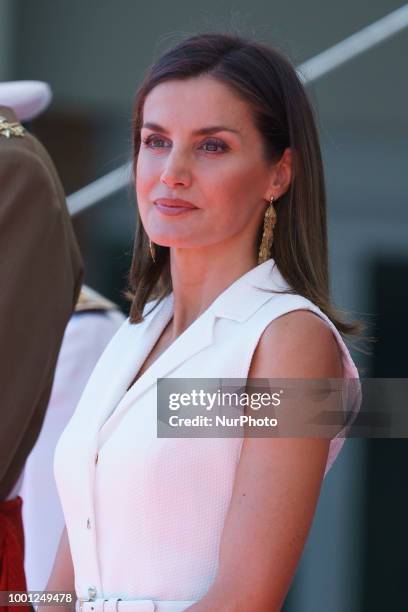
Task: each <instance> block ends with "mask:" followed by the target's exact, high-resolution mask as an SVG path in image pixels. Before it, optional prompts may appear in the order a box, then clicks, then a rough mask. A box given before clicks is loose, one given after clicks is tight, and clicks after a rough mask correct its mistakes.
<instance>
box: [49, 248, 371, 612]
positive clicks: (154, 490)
mask: <svg viewBox="0 0 408 612" xmlns="http://www.w3.org/2000/svg"><path fill="white" fill-rule="evenodd" d="M265 289H266V290H267V291H265ZM274 289H276V290H278V291H281V290H283V289H289V287H288V285H287V283H286V281H285V280H284V279H283V277H282V276H281V274H280V272H279V270H278V267H277V265H276V263H275V262H274V260H273V259H270V260H268V261H266V262H265V263H263V264H260V265H258V266H256V267H255V268H253V269H252V270H250V271H249V272H247V273H246V274H244V275H243V276H241V277H240V278H239V279H238V280H236V281H235V282H234V283H233V284H232V285H230V286H229V287H228V288H227V289H226V290H225V291H224V292H223V293H222V294H220V295H219V296H218V297H217V298H216V299H215V301H214V302H213V303H212V304H211V305H210V306H209V307H208V308H207V310H206V311H205V312H204V313H202V314H201V315H200V316H199V317H198V318H197V319H196V320H195V321H194V322H193V323H192V324H191V325H190V326H189V327H188V328H187V329H186V330H185V331H184V332H183V333H182V334H181V335H180V336H179V337H178V338H177V339H176V340H175V341H174V342H173V343H172V344H171V345H170V346H169V347H168V348H167V349H166V350H165V351H164V352H163V353H162V354H161V355H160V356H159V357H158V358H157V359H156V361H155V362H154V363H153V364H152V365H151V366H150V367H149V368H148V369H147V370H146V371H145V372H144V373H143V374H142V375H141V377H140V378H139V379H138V380H137V381H136V383H135V384H134V385H133V386H132V387H131V388H130V389H129V391H126V389H127V388H128V386H129V385H130V384H131V382H132V380H133V378H134V376H135V374H136V373H137V372H138V370H139V369H140V367H141V365H142V364H143V362H144V360H145V358H146V357H147V355H148V354H149V352H150V350H151V349H152V348H153V346H154V344H155V342H156V340H157V339H158V338H159V336H160V335H161V332H162V331H163V330H164V328H165V326H166V325H167V323H168V321H169V320H170V318H171V317H172V312H173V294H171V295H169V296H168V297H167V298H165V299H164V300H163V301H162V302H161V303H160V304H159V305H158V306H157V308H155V309H153V310H152V303H149V304H148V305H147V306H146V309H145V312H146V313H148V314H147V315H146V317H145V319H144V321H143V322H142V323H139V324H136V325H135V324H130V323H129V320H128V319H127V320H126V321H125V322H124V323H123V325H122V326H121V328H120V329H119V330H118V332H117V333H116V335H115V336H114V337H113V339H112V340H111V342H110V343H109V345H108V346H107V348H106V349H105V352H104V353H103V354H102V357H101V358H100V360H99V362H98V364H97V366H96V368H95V370H94V371H93V373H92V375H91V378H90V380H89V382H88V385H87V387H86V388H85V391H84V393H83V395H82V397H81V400H80V402H79V404H78V406H77V409H76V411H75V413H74V415H73V417H72V419H71V420H70V422H69V423H68V425H67V427H66V429H65V430H64V432H63V433H62V436H61V438H60V439H59V441H58V444H57V447H56V451H55V458H54V473H55V477H56V482H57V488H58V492H59V495H60V499H61V503H62V507H63V511H64V516H65V521H66V526H67V531H68V537H69V541H70V546H71V552H72V557H73V563H74V568H75V588H76V593H77V596H78V597H82V598H86V599H88V598H89V597H91V598H93V599H95V600H96V601H97V602H98V601H103V598H106V599H114V598H118V597H120V598H122V599H124V600H133V601H135V600H141V602H142V601H145V602H148V601H151V602H158V601H163V602H164V601H171V602H174V606H173V607H172V608H171V609H172V610H174V611H176V610H177V611H181V610H185V609H186V608H187V607H188V605H189V604H188V602H194V601H197V600H199V599H201V598H202V597H203V596H204V595H205V593H206V592H207V591H208V589H209V587H210V586H211V584H212V581H213V579H214V577H215V575H216V572H217V559H218V547H219V542H220V537H221V533H222V529H223V525H224V521H225V518H226V513H227V510H228V505H229V501H230V498H231V494H232V487H233V483H234V475H235V470H236V467H237V464H238V461H239V457H240V452H241V446H242V442H243V439H242V438H157V412H156V407H157V395H156V394H157V384H156V381H157V378H164V377H176V378H241V379H246V378H247V375H248V371H249V366H250V362H251V358H252V355H253V353H254V350H255V348H256V346H257V343H258V341H259V338H260V336H261V334H262V332H263V331H264V329H265V328H266V327H267V325H268V324H269V323H270V322H271V321H272V320H273V319H275V318H277V317H279V316H281V315H282V314H285V313H287V312H290V311H293V310H299V309H307V310H311V311H313V312H315V313H316V314H318V315H319V316H320V317H321V318H322V319H323V320H324V321H326V323H327V324H328V325H329V326H330V328H331V329H332V331H333V334H334V335H335V337H336V339H337V341H338V344H339V346H340V349H341V354H342V359H343V366H344V377H345V378H357V379H358V378H359V375H358V371H357V368H356V366H355V365H354V363H353V361H352V358H351V356H350V353H349V351H348V349H347V347H346V345H345V344H344V342H343V340H342V338H341V335H340V334H339V332H338V331H337V329H336V328H335V326H334V324H333V323H332V322H331V321H330V320H329V319H328V317H327V316H326V315H325V314H324V313H323V312H322V311H321V310H320V309H319V308H318V307H317V306H316V305H315V304H313V303H312V302H310V301H309V300H307V299H305V298H303V297H301V296H299V295H297V294H292V295H287V294H285V295H278V294H274V293H273V292H271V291H270V290H274ZM150 311H151V312H150ZM149 312H150V314H149ZM355 388H356V387H355V386H354V387H353V389H355ZM345 401H346V404H347V405H346V406H345V407H344V409H346V410H349V411H352V412H354V413H357V411H358V410H359V407H360V403H361V391H359V392H358V393H356V392H354V393H353V394H352V396H350V397H347V398H346V400H345ZM343 443H344V438H340V437H336V438H333V439H332V440H331V443H330V451H329V456H328V461H327V465H326V470H325V475H326V474H327V472H328V470H329V469H330V467H331V466H332V465H333V462H334V461H335V459H336V457H337V455H338V453H339V451H340V449H341V447H342V445H343ZM177 602H179V603H177ZM94 608H95V606H94ZM96 609H98V607H96ZM119 609H120V608H119ZM132 609H134V610H135V611H136V610H138V609H140V610H142V609H143V610H150V609H151V610H154V609H155V608H154V606H153V607H151V608H149V607H144V608H143V607H140V608H138V607H134V608H132ZM156 609H158V610H160V609H163V610H164V609H170V608H164V607H163V608H156Z"/></svg>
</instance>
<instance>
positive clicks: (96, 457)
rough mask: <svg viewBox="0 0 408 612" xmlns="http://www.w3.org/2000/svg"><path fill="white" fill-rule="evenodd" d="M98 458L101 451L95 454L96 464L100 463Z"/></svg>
mask: <svg viewBox="0 0 408 612" xmlns="http://www.w3.org/2000/svg"><path fill="white" fill-rule="evenodd" d="M98 459H99V453H96V456H95V465H96V464H97V463H98Z"/></svg>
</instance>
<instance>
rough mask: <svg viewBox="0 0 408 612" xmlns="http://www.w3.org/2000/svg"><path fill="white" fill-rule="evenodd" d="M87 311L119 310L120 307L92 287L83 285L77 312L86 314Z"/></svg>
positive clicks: (76, 307) (76, 308)
mask: <svg viewBox="0 0 408 612" xmlns="http://www.w3.org/2000/svg"><path fill="white" fill-rule="evenodd" d="M87 310H119V306H117V305H116V304H114V303H113V302H111V301H110V300H108V299H107V298H105V297H103V295H100V293H97V292H96V291H94V290H93V289H91V288H90V287H87V286H86V285H83V286H82V289H81V292H80V294H79V298H78V301H77V303H76V306H75V312H85V311H87Z"/></svg>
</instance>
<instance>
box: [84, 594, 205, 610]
mask: <svg viewBox="0 0 408 612" xmlns="http://www.w3.org/2000/svg"><path fill="white" fill-rule="evenodd" d="M194 603H196V601H174V600H171V601H170V600H167V601H163V600H153V599H119V598H116V597H112V598H110V599H102V598H98V599H94V600H93V601H90V600H88V601H80V600H79V599H77V601H76V604H75V609H76V610H77V612H81V611H82V612H122V611H123V612H133V611H134V612H183V610H186V609H187V608H189V607H190V606H192V605H193V604H194Z"/></svg>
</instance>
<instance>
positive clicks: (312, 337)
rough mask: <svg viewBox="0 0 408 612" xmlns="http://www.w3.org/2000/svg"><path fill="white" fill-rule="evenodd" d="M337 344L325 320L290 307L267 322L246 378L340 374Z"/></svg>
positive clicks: (333, 375)
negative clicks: (287, 310) (290, 309)
mask: <svg viewBox="0 0 408 612" xmlns="http://www.w3.org/2000/svg"><path fill="white" fill-rule="evenodd" d="M342 375H343V365H342V357H341V350H340V346H339V344H338V342H337V339H336V337H335V335H334V333H333V331H332V330H331V329H330V327H329V325H328V323H327V322H326V321H324V320H323V319H322V318H321V317H320V316H319V315H317V314H315V313H314V312H312V311H310V310H294V311H291V312H288V313H285V314H284V315H281V316H280V317H278V318H277V319H274V320H273V321H271V323H269V325H268V326H267V327H266V328H265V330H264V332H263V333H262V335H261V337H260V339H259V342H258V345H257V347H256V350H255V353H254V355H253V359H252V362H251V367H250V371H249V374H248V377H249V378H341V377H342Z"/></svg>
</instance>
